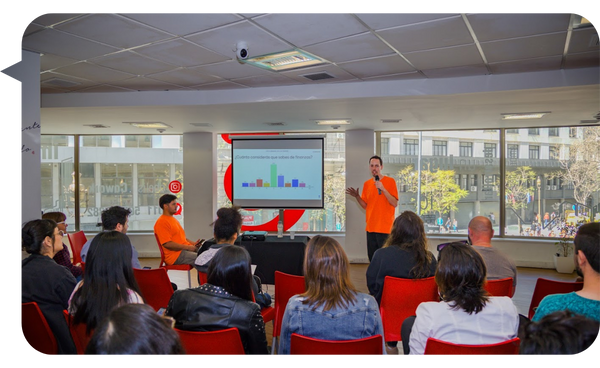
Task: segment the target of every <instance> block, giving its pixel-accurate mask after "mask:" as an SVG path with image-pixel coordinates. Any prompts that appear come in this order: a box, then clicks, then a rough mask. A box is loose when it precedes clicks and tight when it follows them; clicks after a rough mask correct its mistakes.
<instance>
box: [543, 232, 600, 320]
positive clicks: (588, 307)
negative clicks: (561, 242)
mask: <svg viewBox="0 0 600 368" xmlns="http://www.w3.org/2000/svg"><path fill="white" fill-rule="evenodd" d="M574 243H575V262H576V264H577V269H578V273H580V274H581V275H583V289H581V290H579V291H575V292H572V293H568V294H554V295H548V296H546V297H545V298H544V299H542V301H541V302H540V304H539V306H538V307H537V309H536V311H535V315H534V316H533V318H532V321H534V322H535V321H539V320H540V319H541V318H542V317H544V316H545V315H547V314H550V313H552V312H555V311H560V310H565V309H568V310H570V311H572V312H573V313H576V314H581V315H583V316H585V317H588V318H590V319H593V320H595V321H599V322H600V222H590V223H588V224H585V225H581V227H579V230H578V231H577V234H575V239H574Z"/></svg>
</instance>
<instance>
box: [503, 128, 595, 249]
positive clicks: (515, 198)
mask: <svg viewBox="0 0 600 368" xmlns="http://www.w3.org/2000/svg"><path fill="white" fill-rule="evenodd" d="M561 129H563V131H565V132H566V129H567V128H566V127H565V128H561V127H553V128H548V138H544V137H539V138H537V137H536V138H535V141H534V140H533V139H532V138H531V137H529V136H524V135H522V134H521V135H519V141H518V142H517V140H516V139H512V138H511V140H512V141H513V142H514V143H515V144H516V143H519V144H521V145H523V146H524V145H527V146H528V153H529V157H528V159H527V160H522V162H520V161H521V160H519V161H517V160H506V168H505V171H506V175H505V178H504V181H505V195H506V198H505V200H504V206H505V208H506V211H505V213H506V216H505V227H506V229H505V234H506V235H509V236H514V235H517V236H518V235H521V236H536V237H551V238H557V237H560V236H561V232H562V231H563V230H565V229H567V228H568V227H570V226H572V225H577V224H578V223H581V222H588V221H599V220H600V206H599V204H598V200H597V198H598V195H599V194H600V193H599V191H600V179H597V178H598V175H597V173H598V164H599V162H598V159H597V152H598V150H599V149H600V142H599V141H597V140H596V138H595V137H597V135H598V134H599V133H600V127H568V129H569V137H566V136H565V135H563V137H560V135H554V134H555V133H559V132H560V130H561ZM521 137H524V138H521ZM507 139H508V138H507ZM538 142H539V143H541V144H538ZM511 143H512V142H511ZM544 143H546V144H548V160H541V158H542V157H543V158H545V156H541V154H543V153H544V152H543V151H542V153H540V151H541V149H540V146H542V147H543V144H544ZM549 143H552V144H549ZM509 146H510V145H509ZM509 156H510V148H509V150H508V152H507V157H509ZM590 173H592V175H590ZM538 180H539V181H540V184H541V185H539V186H538V183H537V182H538Z"/></svg>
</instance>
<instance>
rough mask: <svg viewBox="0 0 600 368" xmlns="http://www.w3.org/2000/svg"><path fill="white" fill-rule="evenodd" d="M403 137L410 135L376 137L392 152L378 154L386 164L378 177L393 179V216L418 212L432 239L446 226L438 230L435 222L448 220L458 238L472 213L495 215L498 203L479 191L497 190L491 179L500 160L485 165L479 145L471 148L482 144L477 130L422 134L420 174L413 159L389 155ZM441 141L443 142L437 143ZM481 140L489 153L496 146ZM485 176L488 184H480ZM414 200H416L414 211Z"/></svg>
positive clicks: (495, 195) (490, 140) (493, 194)
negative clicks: (454, 224)
mask: <svg viewBox="0 0 600 368" xmlns="http://www.w3.org/2000/svg"><path fill="white" fill-rule="evenodd" d="M408 134H414V133H412V132H410V133H408V132H382V133H381V138H382V139H383V138H387V139H389V141H390V150H391V152H390V154H388V155H382V158H383V160H384V162H385V165H384V166H383V174H385V175H387V176H390V177H393V178H394V179H396V181H397V183H398V191H399V193H398V207H397V208H396V215H399V214H400V213H402V212H403V211H407V210H410V211H413V212H418V213H419V215H420V216H421V218H422V219H423V222H424V224H425V231H426V232H428V233H434V234H439V233H447V232H448V229H447V228H446V227H445V226H444V227H440V226H439V225H437V221H438V219H439V218H440V217H441V218H442V219H443V222H444V224H445V223H446V221H447V220H448V218H450V220H451V221H453V220H456V221H457V223H458V233H459V234H460V233H462V234H466V228H467V225H468V223H469V221H470V220H471V218H472V217H473V216H475V214H476V213H481V214H484V213H485V214H489V213H490V212H493V213H495V214H496V216H499V212H500V200H499V197H498V193H497V191H491V190H490V191H489V192H484V191H482V189H484V188H485V186H486V185H487V186H489V187H490V189H491V188H493V187H494V186H495V185H497V184H496V183H495V178H497V175H498V174H499V171H500V166H499V160H493V162H492V163H487V162H486V159H485V157H484V152H483V151H484V147H483V146H484V145H483V143H481V145H480V146H478V145H477V144H476V143H474V141H475V140H480V139H481V136H482V131H481V130H461V131H427V132H422V136H423V142H424V143H423V152H422V156H421V158H420V164H421V170H418V168H419V166H418V163H419V162H418V161H419V158H418V157H416V156H406V155H404V152H403V151H402V149H398V150H397V151H394V149H393V148H392V147H393V145H392V142H394V141H395V140H398V142H400V139H404V138H405V137H406V136H407V135H408ZM415 135H416V134H415ZM415 135H412V136H410V137H409V138H413V137H415ZM496 136H497V139H499V138H500V137H499V134H496ZM441 137H448V138H447V139H440V138H441ZM485 140H486V141H487V143H490V144H492V143H493V144H495V145H496V146H495V147H494V146H493V145H492V146H488V148H489V149H494V148H496V149H497V148H498V147H499V146H498V143H499V142H498V141H496V142H494V139H493V138H490V137H489V136H488V135H486V138H485ZM428 142H431V143H428ZM399 145H401V144H399ZM474 146H475V147H474ZM401 147H402V146H401ZM478 147H481V148H478ZM419 172H420V175H419ZM488 176H489V177H490V178H491V181H489V180H488V182H484V180H483V178H484V177H486V178H487V177H488ZM419 190H420V192H419ZM417 198H419V199H420V203H419V206H417V201H418V199H417ZM497 232H498V233H499V230H497Z"/></svg>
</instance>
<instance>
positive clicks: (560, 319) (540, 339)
mask: <svg viewBox="0 0 600 368" xmlns="http://www.w3.org/2000/svg"><path fill="white" fill-rule="evenodd" d="M599 326H600V322H598V321H594V320H592V319H589V318H587V317H584V316H582V315H579V314H574V313H573V312H571V311H569V310H564V311H558V312H553V313H550V314H547V315H545V316H544V317H542V318H540V320H539V321H537V322H532V323H530V324H529V325H527V327H525V329H524V333H523V335H522V336H521V345H520V349H519V352H520V353H521V354H577V353H580V352H582V351H584V350H585V349H587V348H589V347H590V346H591V345H592V344H593V343H594V341H595V340H596V337H597V336H598V329H599Z"/></svg>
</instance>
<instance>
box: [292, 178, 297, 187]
mask: <svg viewBox="0 0 600 368" xmlns="http://www.w3.org/2000/svg"><path fill="white" fill-rule="evenodd" d="M292 187H293V188H297V187H298V179H292Z"/></svg>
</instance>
